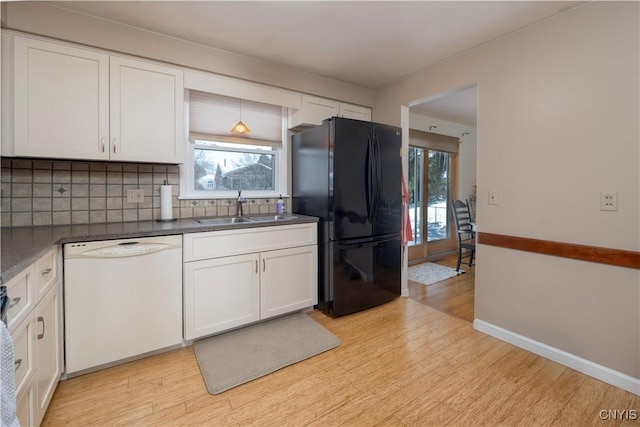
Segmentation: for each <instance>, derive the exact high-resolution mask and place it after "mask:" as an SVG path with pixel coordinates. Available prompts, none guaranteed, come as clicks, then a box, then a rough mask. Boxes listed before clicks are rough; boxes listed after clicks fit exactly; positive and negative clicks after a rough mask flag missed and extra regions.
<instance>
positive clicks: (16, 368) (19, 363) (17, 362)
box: [13, 358, 22, 372]
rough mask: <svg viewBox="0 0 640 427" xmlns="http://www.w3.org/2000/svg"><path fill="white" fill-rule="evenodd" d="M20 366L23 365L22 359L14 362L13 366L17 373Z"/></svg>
mask: <svg viewBox="0 0 640 427" xmlns="http://www.w3.org/2000/svg"><path fill="white" fill-rule="evenodd" d="M20 365H22V359H21V358H20V359H17V360H15V361H14V362H13V366H14V367H15V372H17V371H18V369H20Z"/></svg>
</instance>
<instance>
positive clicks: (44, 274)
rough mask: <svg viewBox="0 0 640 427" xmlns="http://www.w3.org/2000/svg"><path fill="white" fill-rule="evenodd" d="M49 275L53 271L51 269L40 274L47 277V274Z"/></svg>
mask: <svg viewBox="0 0 640 427" xmlns="http://www.w3.org/2000/svg"><path fill="white" fill-rule="evenodd" d="M49 273H51V269H50V268H47V269H46V270H42V271H41V272H40V274H42V275H43V276H46V275H47V274H49Z"/></svg>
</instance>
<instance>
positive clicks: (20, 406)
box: [16, 383, 40, 426]
mask: <svg viewBox="0 0 640 427" xmlns="http://www.w3.org/2000/svg"><path fill="white" fill-rule="evenodd" d="M16 416H17V417H18V421H20V425H21V426H37V425H39V424H40V423H39V422H38V423H36V422H35V421H36V393H35V390H34V388H33V387H32V385H31V383H29V384H28V385H27V387H26V388H25V389H24V390H23V391H22V392H20V393H18V394H17V395H16Z"/></svg>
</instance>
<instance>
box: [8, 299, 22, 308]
mask: <svg viewBox="0 0 640 427" xmlns="http://www.w3.org/2000/svg"><path fill="white" fill-rule="evenodd" d="M21 299H22V297H15V298H12V299H11V302H10V303H9V308H13V307H15V306H16V305H18V303H19V302H20V300H21Z"/></svg>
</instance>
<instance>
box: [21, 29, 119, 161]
mask: <svg viewBox="0 0 640 427" xmlns="http://www.w3.org/2000/svg"><path fill="white" fill-rule="evenodd" d="M13 72H14V123H13V125H14V132H15V153H14V154H15V155H16V156H29V157H55V158H68V159H107V158H108V157H109V153H108V152H107V150H106V144H107V143H108V138H109V134H108V132H109V127H108V126H109V57H108V56H107V55H104V54H101V53H97V52H93V51H90V50H84V49H78V48H75V47H70V46H66V45H58V44H53V43H47V42H43V41H40V40H32V39H28V38H22V37H16V38H15V42H14V70H13Z"/></svg>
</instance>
